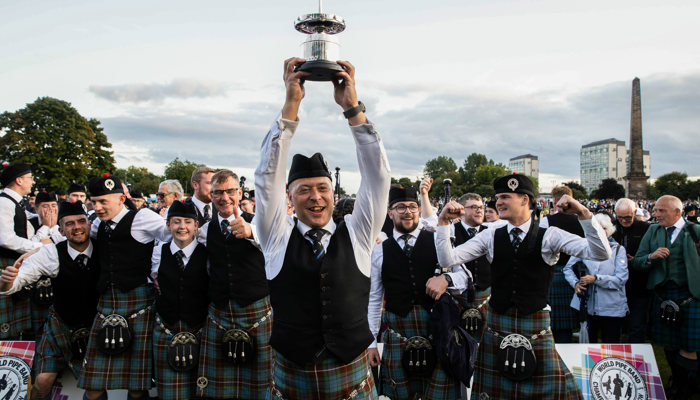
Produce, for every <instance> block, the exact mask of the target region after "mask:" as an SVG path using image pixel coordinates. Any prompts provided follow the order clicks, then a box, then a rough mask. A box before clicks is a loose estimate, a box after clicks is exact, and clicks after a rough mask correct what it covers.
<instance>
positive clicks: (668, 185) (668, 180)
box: [654, 171, 688, 199]
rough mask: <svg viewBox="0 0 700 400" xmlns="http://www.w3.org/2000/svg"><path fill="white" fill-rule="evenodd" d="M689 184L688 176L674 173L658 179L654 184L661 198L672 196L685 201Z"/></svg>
mask: <svg viewBox="0 0 700 400" xmlns="http://www.w3.org/2000/svg"><path fill="white" fill-rule="evenodd" d="M687 183H688V174H686V173H683V172H677V171H673V172H669V173H668V174H664V175H661V176H660V177H658V178H656V182H654V187H656V190H657V191H658V193H659V195H660V196H663V195H666V194H670V195H672V196H676V197H678V198H680V199H685V198H686V193H684V192H685V189H686V185H687Z"/></svg>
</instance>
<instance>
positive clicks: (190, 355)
mask: <svg viewBox="0 0 700 400" xmlns="http://www.w3.org/2000/svg"><path fill="white" fill-rule="evenodd" d="M198 362H199V339H198V338H197V336H196V335H195V334H194V333H191V332H179V333H176V334H175V335H173V338H172V339H171V340H170V344H168V365H170V368H172V369H173V370H175V371H177V372H186V371H191V370H193V369H194V368H196V367H197V363H198Z"/></svg>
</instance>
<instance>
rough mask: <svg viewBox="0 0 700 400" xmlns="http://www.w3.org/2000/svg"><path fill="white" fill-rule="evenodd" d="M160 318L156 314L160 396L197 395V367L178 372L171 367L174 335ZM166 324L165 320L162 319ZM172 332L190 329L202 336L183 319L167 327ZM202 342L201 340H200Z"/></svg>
mask: <svg viewBox="0 0 700 400" xmlns="http://www.w3.org/2000/svg"><path fill="white" fill-rule="evenodd" d="M159 320H160V318H159V317H158V316H156V324H155V329H154V330H153V364H154V366H155V377H156V387H157V388H158V397H159V398H161V399H173V400H175V399H178V400H179V399H182V400H186V399H190V398H193V397H194V396H195V389H196V387H197V386H196V382H197V369H196V368H195V369H193V370H192V371H188V372H178V371H175V370H174V369H172V368H170V365H169V364H168V345H169V344H170V341H171V340H172V338H173V335H168V334H167V333H166V332H165V331H164V330H163V328H162V327H161V326H160V323H159ZM160 322H161V323H163V325H165V323H164V322H162V321H160ZM167 328H168V329H169V330H170V331H171V333H173V334H177V333H178V332H183V331H188V332H192V333H194V334H195V335H196V336H198V337H199V338H200V341H201V334H200V333H199V332H200V330H198V329H192V328H190V327H189V326H187V324H186V323H184V322H183V321H178V323H177V325H175V326H173V327H167ZM200 343H201V342H200Z"/></svg>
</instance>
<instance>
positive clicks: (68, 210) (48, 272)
mask: <svg viewBox="0 0 700 400" xmlns="http://www.w3.org/2000/svg"><path fill="white" fill-rule="evenodd" d="M58 221H59V228H60V230H61V233H62V234H64V235H65V236H66V240H65V241H61V242H59V243H58V244H55V245H54V244H51V245H47V246H43V247H41V248H40V249H39V252H37V253H35V254H33V255H31V256H30V257H28V258H27V259H25V260H24V262H23V263H22V264H21V267H20V268H19V269H18V268H15V267H7V268H5V270H4V271H3V273H2V278H0V281H1V283H0V289H1V290H2V291H3V293H2V294H11V293H16V292H17V291H19V290H21V289H22V287H24V286H26V285H30V284H32V283H35V282H38V281H39V280H40V279H41V278H42V277H43V276H49V277H50V279H51V286H50V287H49V289H50V290H51V291H52V293H51V294H52V296H51V297H53V299H54V301H53V305H52V306H51V307H50V309H49V313H48V318H47V320H46V324H45V325H44V328H43V334H42V336H41V340H40V341H39V343H38V346H37V350H36V354H37V356H36V357H35V360H36V364H35V365H34V368H33V370H34V372H35V374H36V378H35V381H34V384H33V387H32V398H38V399H44V398H46V399H49V398H50V396H51V387H52V386H53V384H54V381H55V380H56V376H57V375H58V373H60V372H61V371H63V370H64V369H65V368H70V370H71V372H72V373H73V375H74V376H75V377H76V378H77V377H78V375H79V374H80V369H81V367H82V364H83V357H84V355H85V350H86V347H87V340H88V334H89V329H90V325H92V321H93V319H94V318H95V310H96V308H97V298H98V293H97V289H96V285H97V278H98V276H99V265H98V264H97V254H96V252H95V245H94V242H93V240H92V239H90V226H89V224H88V219H87V211H86V209H85V206H84V205H83V203H82V202H80V201H78V202H75V203H70V202H67V201H66V202H63V203H61V205H60V207H59V212H58ZM45 289H46V288H45V287H37V288H35V289H34V290H36V291H42V294H43V295H47V292H46V290H45Z"/></svg>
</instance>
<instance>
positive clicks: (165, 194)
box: [156, 192, 172, 198]
mask: <svg viewBox="0 0 700 400" xmlns="http://www.w3.org/2000/svg"><path fill="white" fill-rule="evenodd" d="M171 194H172V193H160V192H159V193H156V196H157V197H161V198H162V197H165V196H168V195H171Z"/></svg>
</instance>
